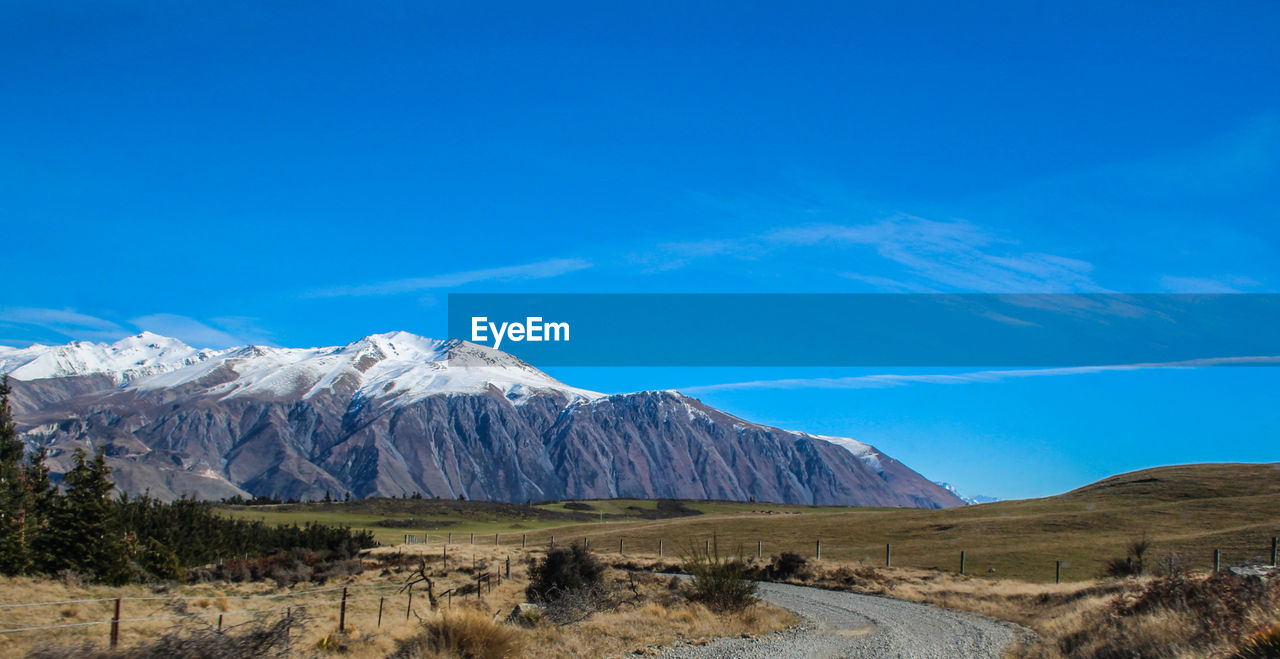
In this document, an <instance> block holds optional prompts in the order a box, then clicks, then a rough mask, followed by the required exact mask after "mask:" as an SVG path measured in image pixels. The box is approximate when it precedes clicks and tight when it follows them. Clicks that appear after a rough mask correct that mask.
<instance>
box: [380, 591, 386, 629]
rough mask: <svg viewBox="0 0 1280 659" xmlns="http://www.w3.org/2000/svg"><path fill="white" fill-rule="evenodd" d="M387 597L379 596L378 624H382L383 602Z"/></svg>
mask: <svg viewBox="0 0 1280 659" xmlns="http://www.w3.org/2000/svg"><path fill="white" fill-rule="evenodd" d="M386 599H387V598H386V597H385V596H383V597H379V598H378V626H379V627H381V626H382V604H383V601H384V600H386Z"/></svg>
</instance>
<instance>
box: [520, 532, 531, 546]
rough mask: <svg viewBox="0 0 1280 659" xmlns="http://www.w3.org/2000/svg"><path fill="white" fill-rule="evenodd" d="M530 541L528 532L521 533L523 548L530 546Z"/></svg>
mask: <svg viewBox="0 0 1280 659" xmlns="http://www.w3.org/2000/svg"><path fill="white" fill-rule="evenodd" d="M528 542H529V534H528V533H521V534H520V548H521V549H524V548H525V547H527V546H529V545H528Z"/></svg>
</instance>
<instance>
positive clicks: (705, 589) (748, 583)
mask: <svg viewBox="0 0 1280 659" xmlns="http://www.w3.org/2000/svg"><path fill="white" fill-rule="evenodd" d="M684 571H685V572H687V573H688V574H689V577H690V578H689V587H688V589H687V590H686V592H685V595H686V596H687V597H688V598H689V599H690V600H691V601H694V602H701V603H702V604H705V605H707V606H708V607H710V608H711V609H713V610H715V611H733V612H737V611H742V610H743V609H746V608H747V607H749V606H751V605H752V604H755V603H756V602H757V600H756V582H755V581H753V580H752V579H751V578H750V575H749V574H748V571H747V566H746V564H744V563H743V562H742V561H741V560H738V559H736V558H730V557H727V556H722V555H721V554H720V546H719V542H717V541H716V540H714V539H713V541H712V543H711V548H710V551H707V552H706V553H702V552H698V551H696V550H695V551H693V552H692V553H690V555H689V556H688V558H686V559H685V564H684Z"/></svg>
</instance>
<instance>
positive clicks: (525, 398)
mask: <svg viewBox="0 0 1280 659" xmlns="http://www.w3.org/2000/svg"><path fill="white" fill-rule="evenodd" d="M0 372H5V373H8V374H10V376H11V384H12V385H13V387H14V396H13V404H14V408H15V412H16V415H17V419H18V422H19V424H20V430H21V431H22V432H23V437H24V439H25V440H26V441H27V442H28V444H30V445H33V446H34V445H38V444H44V445H47V446H49V447H50V448H51V449H52V452H51V454H52V460H51V462H52V464H53V467H54V470H55V471H61V470H64V469H65V468H66V467H67V465H68V463H69V460H70V455H71V452H72V450H73V449H74V448H76V447H82V448H85V449H94V448H98V447H102V448H104V449H105V450H106V452H107V455H108V458H109V461H110V463H111V465H112V467H113V468H114V469H115V472H114V474H115V478H116V481H117V483H118V485H119V486H120V487H121V488H123V489H125V490H127V491H131V492H141V491H143V490H150V491H151V492H152V494H155V495H158V496H161V497H166V498H168V497H176V496H179V495H181V494H195V495H197V496H201V497H208V498H219V497H223V496H229V495H233V494H242V495H270V496H276V497H282V498H289V497H296V498H300V499H307V498H320V497H323V496H324V495H325V493H326V492H328V493H330V494H332V495H333V496H342V495H345V493H347V492H350V493H351V494H352V495H353V496H360V497H363V496H372V495H380V496H400V495H402V494H406V493H415V492H421V493H423V494H425V495H427V496H441V497H458V496H466V497H467V498H471V499H490V500H505V501H526V500H530V499H532V500H535V501H536V500H545V499H563V498H607V497H679V498H715V499H733V500H747V499H752V498H754V499H756V500H761V501H778V502H792V503H812V504H847V505H883V506H912V507H927V508H933V507H949V506H955V505H961V503H962V502H961V501H960V500H959V499H958V498H956V497H955V495H954V494H952V493H950V492H948V491H946V490H945V489H943V488H941V487H938V486H937V485H935V484H934V483H932V482H929V481H928V480H927V479H925V478H923V477H921V476H920V475H919V474H917V473H915V472H914V471H912V470H910V469H908V468H907V467H906V466H904V465H902V464H901V463H899V462H898V461H896V460H894V459H892V458H890V457H888V456H886V455H884V454H882V453H880V452H879V451H877V450H876V449H875V448H873V447H871V446H868V445H866V444H862V443H860V442H857V441H854V440H851V439H844V438H831V437H819V436H814V435H807V434H804V433H796V432H790V431H785V430H780V429H777V428H770V427H766V426H761V425H758V424H754V423H750V422H748V421H744V420H742V419H738V418H736V417H733V416H730V415H728V414H724V413H723V412H720V411H718V410H715V409H713V408H710V407H708V406H706V405H703V404H702V403H700V402H698V401H697V400H695V399H692V398H689V397H687V396H683V395H681V394H679V393H677V392H674V391H649V392H640V393H633V394H621V395H612V396H606V395H603V394H599V393H595V392H590V391H585V390H582V389H576V388H573V387H570V386H567V385H565V384H562V383H560V382H558V381H556V380H555V379H553V378H551V377H550V376H548V375H546V374H545V373H542V372H541V371H538V370H537V369H535V368H533V367H532V366H530V365H528V364H526V363H524V362H522V361H520V360H519V359H516V358H515V357H512V356H511V355H508V354H506V353H503V352H500V351H497V350H492V349H489V348H486V347H482V346H478V345H474V344H471V343H467V342H462V341H435V340H431V339H425V338H422V337H418V336H414V335H412V334H407V333H404V332H394V333H389V334H379V335H373V336H369V337H366V338H364V339H361V340H359V341H356V342H354V343H351V344H349V345H346V346H338V347H330V348H310V349H289V348H272V347H263V346H244V347H238V348H231V349H227V350H220V351H211V350H196V349H193V348H190V347H188V346H185V345H183V344H182V343H181V342H179V341H176V340H174V339H168V338H165V337H160V336H156V335H152V334H142V335H139V336H135V337H129V338H126V339H123V340H121V341H119V342H117V343H114V344H109V345H107V344H89V343H73V344H69V345H66V346H32V347H29V348H22V349H0Z"/></svg>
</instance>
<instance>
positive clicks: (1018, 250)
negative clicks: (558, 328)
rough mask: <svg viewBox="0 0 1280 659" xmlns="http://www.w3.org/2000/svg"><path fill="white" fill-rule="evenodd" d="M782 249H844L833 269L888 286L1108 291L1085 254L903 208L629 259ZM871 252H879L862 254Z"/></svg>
mask: <svg viewBox="0 0 1280 659" xmlns="http://www.w3.org/2000/svg"><path fill="white" fill-rule="evenodd" d="M855 249H857V250H864V251H861V252H853V251H852V250H855ZM788 250H804V252H805V253H806V254H812V253H813V252H814V251H826V252H829V253H834V254H841V253H847V257H848V258H847V259H846V260H845V261H844V267H842V268H840V269H838V270H835V271H833V272H832V274H833V275H834V276H839V277H843V278H846V279H851V280H855V281H860V282H863V283H866V284H869V285H871V286H874V287H876V288H879V289H882V290H887V291H893V292H965V293H1084V292H1093V293H1102V292H1108V291H1106V289H1104V288H1103V287H1102V286H1100V285H1098V284H1097V283H1096V282H1095V281H1094V280H1093V278H1092V272H1093V264H1091V263H1089V262H1087V261H1084V260H1081V259H1076V258H1071V257H1068V256H1063V255H1059V254H1051V253H1046V252H1040V251H1034V250H1027V249H1023V248H1022V247H1021V246H1020V245H1019V244H1018V243H1017V242H1016V241H1013V240H1010V239H1006V238H1001V237H998V236H996V235H993V234H992V233H991V232H989V231H987V230H985V229H983V228H982V227H979V226H978V225H976V224H973V223H970V222H967V221H964V220H949V221H938V220H929V219H926V218H922V217H917V216H914V215H907V214H898V215H894V216H891V217H888V218H884V219H879V220H875V221H871V222H863V223H854V224H838V223H827V224H809V225H797V226H790V227H784V228H780V229H775V230H772V231H769V232H766V233H761V234H756V235H748V236H741V237H736V238H717V239H703V240H694V241H686V242H668V243H661V244H658V245H656V246H655V247H654V248H653V249H652V250H650V251H648V252H646V253H645V254H644V255H641V256H637V257H635V258H633V261H635V262H638V263H640V264H642V265H644V266H645V267H646V269H647V270H649V271H663V270H672V269H676V268H681V267H684V266H687V265H690V264H692V263H694V262H696V261H698V260H704V259H713V258H734V259H739V260H757V259H760V258H764V257H765V256H772V257H776V258H782V259H785V258H786V256H787V255H786V253H785V252H787V251H788ZM865 250H870V252H867V251H865ZM870 255H874V256H875V257H878V258H867V256H870ZM850 266H852V267H850Z"/></svg>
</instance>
